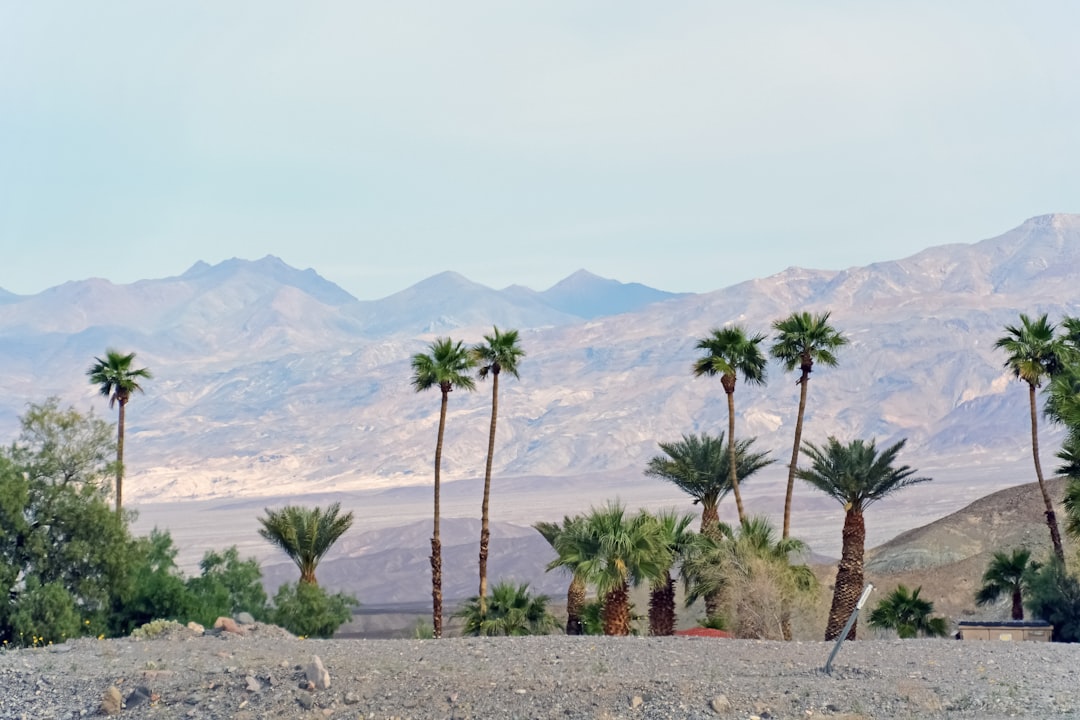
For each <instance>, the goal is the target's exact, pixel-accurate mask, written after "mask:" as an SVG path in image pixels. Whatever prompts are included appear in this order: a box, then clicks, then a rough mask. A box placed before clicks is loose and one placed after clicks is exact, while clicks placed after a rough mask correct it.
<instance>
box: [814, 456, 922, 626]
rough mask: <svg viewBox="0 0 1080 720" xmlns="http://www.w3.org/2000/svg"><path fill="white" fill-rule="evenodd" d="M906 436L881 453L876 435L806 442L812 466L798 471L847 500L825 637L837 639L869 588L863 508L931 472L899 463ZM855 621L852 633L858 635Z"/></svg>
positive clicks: (832, 496)
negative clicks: (865, 574) (921, 472)
mask: <svg viewBox="0 0 1080 720" xmlns="http://www.w3.org/2000/svg"><path fill="white" fill-rule="evenodd" d="M905 442H906V441H905V440H901V441H900V442H898V443H896V444H895V445H892V446H890V447H888V448H886V449H884V450H882V451H881V452H880V453H879V452H878V449H877V447H876V444H875V442H874V441H873V440H871V441H870V442H865V441H863V440H853V441H852V442H850V443H848V444H847V445H844V444H841V443H840V441H839V440H837V439H836V438H834V437H829V439H828V442H827V443H826V444H825V446H824V447H818V446H816V445H814V444H813V443H810V442H805V443H803V455H805V456H806V457H807V458H808V459H809V460H810V467H808V468H800V469H799V470H798V471H797V472H796V477H799V478H801V479H802V480H805V481H806V482H808V483H810V484H811V485H812V486H814V487H815V488H817V489H818V490H820V491H821V492H823V493H825V494H826V495H828V496H829V497H831V498H833V499H834V500H836V501H838V502H839V503H840V504H841V505H843V506H844V530H843V540H842V544H841V550H840V564H839V566H838V567H837V570H836V584H835V586H834V590H833V599H832V606H831V608H830V610H829V622H828V625H827V626H826V628H825V639H826V640H835V639H836V638H837V637H838V636H839V635H840V631H841V630H842V629H843V627H844V624H845V623H846V622H847V620H848V617H849V616H850V615H851V613H852V611H854V609H855V604H856V603H857V602H858V600H859V596H860V595H861V594H862V589H863V554H864V551H865V545H866V520H865V518H864V517H863V511H865V510H866V508H867V507H868V506H869V505H871V504H872V503H875V502H877V501H878V500H881V499H882V498H884V497H887V496H889V495H892V494H893V493H895V492H897V491H899V490H903V489H904V488H906V487H910V486H911V485H915V484H918V483H923V482H928V481H929V480H930V478H924V477H912V476H913V475H914V474H915V470H914V469H912V468H910V467H908V466H907V465H901V466H900V467H893V463H894V462H895V461H896V456H897V455H898V454H899V452H900V450H901V449H902V448H903V447H904V443H905ZM855 630H856V624H855V623H853V624H852V626H851V631H850V632H849V633H848V637H847V639H849V640H854V639H855Z"/></svg>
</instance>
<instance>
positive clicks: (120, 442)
mask: <svg viewBox="0 0 1080 720" xmlns="http://www.w3.org/2000/svg"><path fill="white" fill-rule="evenodd" d="M118 402H119V403H120V413H119V418H118V420H117V422H116V514H117V515H120V512H121V510H120V508H121V507H122V506H123V499H124V407H125V406H126V405H127V402H126V401H125V400H124V399H123V398H119V400H118Z"/></svg>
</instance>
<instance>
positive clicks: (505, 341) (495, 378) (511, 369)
mask: <svg viewBox="0 0 1080 720" xmlns="http://www.w3.org/2000/svg"><path fill="white" fill-rule="evenodd" d="M517 343H518V331H517V330H507V331H506V332H499V328H498V327H496V328H495V332H494V334H492V335H485V336H484V342H482V343H480V344H478V345H474V346H473V348H472V350H471V353H472V357H473V360H474V361H475V362H476V364H477V365H479V366H480V373H479V375H480V379H481V380H483V379H484V378H486V377H487V376H488V375H490V376H491V428H490V430H489V431H488V449H487V462H486V463H485V464H484V500H483V502H482V503H481V505H480V594H479V595H478V597H479V602H480V615H481V616H482V615H483V614H484V603H485V602H486V598H487V561H488V543H489V542H490V541H491V529H490V527H489V520H488V498H489V497H490V496H491V461H492V458H493V457H494V456H495V423H496V421H497V420H498V417H499V375H501V374H502V373H503V371H505V372H507V373H508V374H510V375H513V376H514V377H515V378H516V377H518V363H519V362H520V361H521V359H522V358H523V357H525V351H524V350H522V349H521V347H520V346H519V345H518V344H517Z"/></svg>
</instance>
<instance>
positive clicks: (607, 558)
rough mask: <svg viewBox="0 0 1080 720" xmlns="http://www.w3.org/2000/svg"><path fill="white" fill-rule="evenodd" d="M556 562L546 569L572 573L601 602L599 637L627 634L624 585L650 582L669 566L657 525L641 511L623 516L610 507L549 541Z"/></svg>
mask: <svg viewBox="0 0 1080 720" xmlns="http://www.w3.org/2000/svg"><path fill="white" fill-rule="evenodd" d="M555 551H556V552H557V553H558V554H559V557H560V560H556V561H555V562H554V563H552V564H551V565H549V566H548V567H549V568H550V567H556V566H558V565H568V566H572V567H575V568H577V571H578V572H579V573H580V574H581V575H582V577H583V578H584V579H585V580H586V582H588V583H590V584H592V585H595V586H596V592H597V594H598V595H599V596H600V597H601V598H602V599H603V611H602V617H603V623H604V634H605V635H629V634H630V620H631V618H630V586H631V585H638V584H640V583H642V582H653V581H655V580H656V579H657V578H659V577H661V575H662V573H663V571H664V570H665V569H666V568H668V567H670V565H671V550H670V548H669V547H668V546H667V544H666V543H665V542H664V536H663V533H662V531H661V529H660V526H659V523H657V522H656V519H655V518H653V517H652V516H651V515H649V514H648V513H646V512H639V513H637V514H636V515H633V516H629V517H628V516H627V514H626V511H625V510H624V509H623V507H622V506H621V505H619V504H617V503H611V504H609V505H608V506H607V507H606V508H603V509H600V510H595V509H594V510H593V511H592V512H591V513H590V514H589V515H587V516H586V517H585V521H584V522H583V523H582V524H581V525H579V526H578V525H575V526H573V527H572V528H571V532H564V533H561V534H560V535H559V536H558V537H557V538H556V539H555Z"/></svg>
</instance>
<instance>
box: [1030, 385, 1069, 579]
mask: <svg viewBox="0 0 1080 720" xmlns="http://www.w3.org/2000/svg"><path fill="white" fill-rule="evenodd" d="M1028 390H1029V392H1028V400H1029V405H1030V406H1031V454H1032V456H1033V457H1034V459H1035V477H1036V478H1038V480H1039V490H1040V492H1042V497H1043V504H1045V505H1046V524H1047V526H1048V527H1049V528H1050V542H1051V543H1053V545H1054V555H1056V556H1057V559H1058V560H1060V561H1061V566H1062V567H1065V550H1064V548H1062V546H1061V533H1060V532H1059V531H1058V524H1057V515H1056V514H1055V513H1054V503H1053V502H1052V501H1051V500H1050V493H1049V492H1048V491H1047V490H1046V483H1045V482H1044V481H1043V473H1042V463H1040V462H1039V419H1038V418H1039V416H1038V413H1037V412H1036V411H1035V386H1034V385H1033V384H1032V383H1028Z"/></svg>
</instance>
